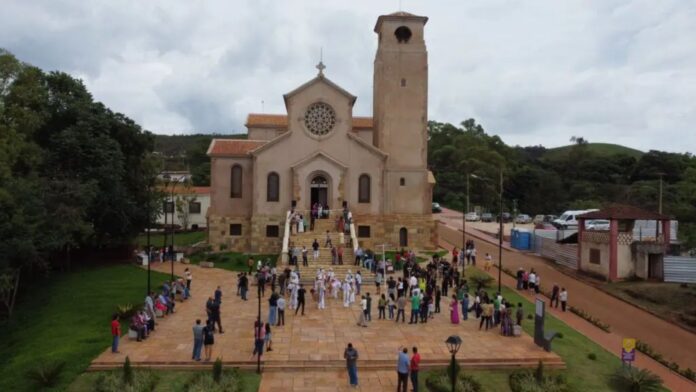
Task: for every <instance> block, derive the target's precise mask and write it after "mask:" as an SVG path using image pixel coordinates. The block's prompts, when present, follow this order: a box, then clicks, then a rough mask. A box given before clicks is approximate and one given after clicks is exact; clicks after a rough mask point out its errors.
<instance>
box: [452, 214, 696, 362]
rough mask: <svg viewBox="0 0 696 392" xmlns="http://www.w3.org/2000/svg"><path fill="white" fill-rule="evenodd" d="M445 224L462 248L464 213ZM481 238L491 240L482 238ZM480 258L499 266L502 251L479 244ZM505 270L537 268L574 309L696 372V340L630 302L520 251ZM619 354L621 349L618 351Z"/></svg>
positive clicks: (508, 257) (507, 257)
mask: <svg viewBox="0 0 696 392" xmlns="http://www.w3.org/2000/svg"><path fill="white" fill-rule="evenodd" d="M439 219H440V221H441V222H443V223H445V224H446V225H447V226H450V227H453V228H455V229H458V230H456V231H450V232H446V233H444V235H443V231H442V230H440V233H441V237H447V238H441V239H444V240H446V241H448V242H450V243H453V244H455V245H460V244H461V234H462V233H461V227H462V226H461V213H458V212H456V211H452V210H447V209H445V210H444V211H443V213H442V214H440V215H439ZM467 235H471V236H472V237H473V236H481V233H480V232H478V231H476V230H469V227H467ZM481 238H487V237H485V236H482V237H481ZM474 240H475V242H476V246H477V249H478V255H479V258H482V256H483V255H484V254H485V253H486V252H489V253H490V254H491V255H492V256H493V260H494V263H495V264H497V259H498V247H497V244H493V243H491V242H494V241H496V240H492V241H491V242H487V241H481V240H476V239H475V238H474ZM503 266H505V267H507V268H509V269H511V270H513V271H516V270H517V269H518V268H519V267H523V268H525V269H527V270H529V269H531V268H534V269H535V270H536V271H537V272H538V273H539V274H540V277H541V285H542V287H545V288H550V287H551V286H552V285H553V284H554V283H558V284H559V285H560V286H562V287H565V288H566V289H567V290H568V302H569V304H570V305H573V306H575V307H578V308H581V309H584V310H585V311H587V312H588V313H590V314H592V315H593V316H594V317H597V318H599V319H600V320H602V321H604V322H606V323H608V324H609V325H611V328H612V331H613V332H615V333H616V334H618V335H621V336H624V337H634V338H638V339H640V340H642V341H645V342H647V343H648V344H650V345H651V346H652V347H654V348H655V349H656V350H658V351H659V352H660V353H662V354H663V355H664V356H665V357H666V358H667V359H669V360H670V361H675V362H677V363H678V364H679V365H680V366H682V367H689V368H691V369H696V336H695V335H694V334H692V333H691V332H688V331H686V330H684V329H682V328H680V327H678V326H676V325H674V324H672V323H669V322H667V321H664V320H662V319H660V318H658V317H655V316H653V315H652V314H650V313H648V312H645V311H643V310H641V309H638V308H636V307H635V306H632V305H630V304H627V303H626V302H623V301H621V300H619V299H616V298H615V297H612V296H610V295H608V294H606V293H604V292H602V291H600V290H598V289H596V288H594V287H592V286H591V285H588V284H587V283H584V282H581V281H579V280H577V279H574V278H573V277H571V276H569V275H566V274H564V273H562V272H560V271H559V270H557V269H556V268H555V267H554V266H553V265H552V264H551V263H550V262H548V261H547V260H545V259H543V258H541V257H538V256H534V255H530V254H523V253H520V252H516V251H511V250H504V251H503ZM617 350H618V347H617Z"/></svg>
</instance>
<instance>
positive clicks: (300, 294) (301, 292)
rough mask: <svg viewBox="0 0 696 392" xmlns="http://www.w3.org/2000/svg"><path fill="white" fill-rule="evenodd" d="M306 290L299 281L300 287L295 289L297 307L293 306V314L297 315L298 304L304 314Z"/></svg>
mask: <svg viewBox="0 0 696 392" xmlns="http://www.w3.org/2000/svg"><path fill="white" fill-rule="evenodd" d="M306 292H307V290H305V288H304V285H303V284H302V283H300V288H299V289H298V290H297V308H295V315H297V312H298V311H299V310H300V306H301V307H302V315H303V316H304V307H305V293H306Z"/></svg>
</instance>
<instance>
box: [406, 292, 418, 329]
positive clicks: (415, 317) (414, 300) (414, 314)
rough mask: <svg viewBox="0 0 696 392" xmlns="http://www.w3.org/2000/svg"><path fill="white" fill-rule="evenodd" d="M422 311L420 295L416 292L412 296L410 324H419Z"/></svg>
mask: <svg viewBox="0 0 696 392" xmlns="http://www.w3.org/2000/svg"><path fill="white" fill-rule="evenodd" d="M419 313H420V295H419V294H418V293H417V292H414V293H413V295H412V296H411V321H409V322H408V323H409V324H418V314H419Z"/></svg>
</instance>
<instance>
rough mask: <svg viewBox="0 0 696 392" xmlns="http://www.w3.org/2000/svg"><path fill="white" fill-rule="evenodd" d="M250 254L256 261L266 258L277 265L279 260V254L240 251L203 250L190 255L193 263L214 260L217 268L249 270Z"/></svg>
mask: <svg viewBox="0 0 696 392" xmlns="http://www.w3.org/2000/svg"><path fill="white" fill-rule="evenodd" d="M249 256H253V257H254V260H255V261H258V260H262V261H263V262H265V261H266V260H270V261H271V265H275V264H276V262H277V261H278V255H277V254H249V253H239V252H211V253H207V252H203V253H196V254H193V255H191V256H190V257H189V259H190V260H191V263H192V264H199V263H200V262H201V261H212V262H213V263H215V268H222V269H226V270H229V271H248V270H249V267H248V266H247V260H249Z"/></svg>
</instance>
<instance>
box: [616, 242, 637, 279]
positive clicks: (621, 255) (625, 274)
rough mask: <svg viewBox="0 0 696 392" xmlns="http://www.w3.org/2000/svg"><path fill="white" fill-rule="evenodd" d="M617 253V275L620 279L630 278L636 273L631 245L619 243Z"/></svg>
mask: <svg viewBox="0 0 696 392" xmlns="http://www.w3.org/2000/svg"><path fill="white" fill-rule="evenodd" d="M616 254H617V258H616V260H617V264H618V265H617V271H616V273H617V276H618V278H619V279H625V278H630V277H632V276H633V275H635V270H636V269H635V264H634V261H633V257H631V246H630V245H624V244H621V243H619V244H618V245H617V249H616Z"/></svg>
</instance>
